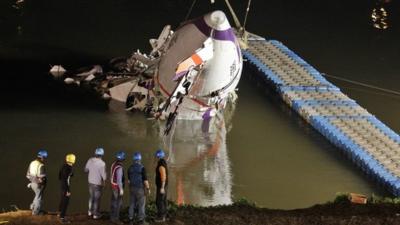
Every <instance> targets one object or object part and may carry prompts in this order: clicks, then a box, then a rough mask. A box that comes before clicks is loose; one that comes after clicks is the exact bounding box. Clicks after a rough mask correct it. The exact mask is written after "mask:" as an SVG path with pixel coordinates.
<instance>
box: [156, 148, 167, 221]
mask: <svg viewBox="0 0 400 225" xmlns="http://www.w3.org/2000/svg"><path fill="white" fill-rule="evenodd" d="M155 158H156V159H157V160H158V162H157V167H156V205H157V218H156V220H155V221H156V222H165V219H166V216H167V187H168V167H167V162H166V161H165V153H164V151H163V150H161V149H159V150H157V151H156V153H155Z"/></svg>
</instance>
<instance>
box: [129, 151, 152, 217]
mask: <svg viewBox="0 0 400 225" xmlns="http://www.w3.org/2000/svg"><path fill="white" fill-rule="evenodd" d="M141 160H142V155H141V154H140V153H139V152H135V153H134V154H133V164H132V165H131V166H130V167H129V169H128V181H129V192H130V197H131V198H130V204H129V220H130V221H131V223H133V220H134V213H135V211H137V212H138V214H137V219H138V221H139V222H138V224H142V225H143V224H147V223H146V221H145V217H146V212H145V207H146V195H149V194H150V185H149V181H148V180H147V174H146V169H145V168H144V166H143V165H142V163H141Z"/></svg>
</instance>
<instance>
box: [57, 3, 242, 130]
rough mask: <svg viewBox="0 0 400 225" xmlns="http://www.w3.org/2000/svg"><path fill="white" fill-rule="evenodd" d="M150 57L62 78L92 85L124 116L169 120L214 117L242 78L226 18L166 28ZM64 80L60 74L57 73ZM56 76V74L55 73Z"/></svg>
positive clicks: (139, 56) (233, 96) (116, 61)
mask: <svg viewBox="0 0 400 225" xmlns="http://www.w3.org/2000/svg"><path fill="white" fill-rule="evenodd" d="M150 44H151V46H152V48H153V49H152V51H151V52H150V53H149V54H147V55H146V54H142V53H140V52H139V51H137V52H135V53H133V54H132V56H131V57H129V58H127V59H121V58H118V59H114V60H112V61H111V70H110V71H108V72H104V71H103V70H102V68H101V67H100V66H98V65H96V66H93V67H92V68H91V69H90V70H88V71H83V72H80V73H75V74H68V72H67V73H66V75H63V79H64V82H65V83H67V84H77V85H80V84H81V83H82V82H86V83H89V84H90V86H91V87H93V88H94V89H95V90H96V91H97V92H98V93H99V94H100V95H101V96H102V97H103V98H105V99H113V100H116V101H119V102H123V103H125V105H126V110H142V111H145V112H146V113H147V114H148V115H150V116H153V117H155V118H161V119H166V120H167V127H166V133H168V131H169V129H170V128H168V127H169V125H171V124H172V122H173V121H174V120H175V119H186V120H201V119H208V118H211V117H213V116H214V115H215V114H216V113H217V112H218V111H220V110H223V109H224V108H225V107H226V105H227V104H228V103H229V102H235V100H236V94H235V89H236V86H237V85H238V82H239V79H240V76H241V72H242V65H243V60H242V54H241V51H240V47H239V44H238V41H237V39H236V36H235V34H234V31H233V29H232V28H231V26H230V24H229V22H228V20H227V18H226V16H225V14H224V13H223V12H222V11H215V12H212V13H209V14H207V15H205V16H203V17H200V18H197V19H194V20H191V21H187V22H185V23H184V24H183V25H182V26H180V27H179V28H177V30H176V32H173V31H172V30H171V28H170V26H169V25H168V26H165V27H164V29H163V31H162V32H161V34H160V36H159V38H158V39H152V40H150ZM52 71H53V72H55V71H56V72H57V74H56V75H55V76H57V77H60V73H59V72H60V68H59V67H57V68H53V69H52ZM54 74H55V73H54Z"/></svg>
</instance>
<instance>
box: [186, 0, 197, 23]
mask: <svg viewBox="0 0 400 225" xmlns="http://www.w3.org/2000/svg"><path fill="white" fill-rule="evenodd" d="M196 1H197V0H193V2H192V5H191V6H190V8H189V11H188V12H187V14H186V16H185V20H184V21H187V20H188V19H189V16H190V14H191V13H192V10H193V7H194V4H196Z"/></svg>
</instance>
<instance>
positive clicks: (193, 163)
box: [109, 101, 234, 206]
mask: <svg viewBox="0 0 400 225" xmlns="http://www.w3.org/2000/svg"><path fill="white" fill-rule="evenodd" d="M109 109H110V111H111V112H112V113H113V116H112V121H113V122H114V123H115V124H116V126H117V128H118V130H120V131H121V132H123V133H124V134H125V135H127V136H128V137H130V138H132V139H134V140H132V143H137V144H144V146H146V148H147V147H149V146H152V147H151V151H147V153H145V154H144V155H145V158H146V159H147V161H151V160H149V159H150V158H151V157H152V156H151V152H152V151H154V150H155V149H157V148H159V147H160V146H161V147H163V148H164V149H165V150H166V151H167V152H168V153H169V154H168V163H169V174H170V176H169V196H170V197H169V198H170V199H171V200H174V201H176V203H177V204H196V205H202V206H210V205H222V204H231V203H232V197H231V196H232V195H231V192H232V175H231V168H230V161H229V157H228V153H227V145H226V134H227V125H226V123H225V121H230V120H231V117H232V116H233V111H234V110H233V108H232V109H228V110H229V112H232V113H226V115H225V117H224V116H222V115H218V116H217V117H216V118H214V119H212V120H211V121H188V120H177V121H176V123H175V125H174V128H173V130H172V132H171V133H170V135H169V136H163V133H164V132H163V131H164V126H163V122H160V121H156V120H145V119H143V118H139V117H141V116H140V115H139V114H141V113H137V115H138V116H139V117H136V116H134V115H132V113H131V112H129V113H123V112H124V111H125V110H124V104H121V103H119V102H116V101H111V102H110V104H109ZM132 116H134V117H132ZM227 124H228V126H229V124H230V123H229V122H228V123H227ZM228 128H229V127H228ZM145 139H147V140H148V142H147V143H145V142H143V140H145ZM138 142H139V143H138ZM150 143H151V144H150ZM142 147H143V146H142ZM142 147H141V148H142ZM131 148H132V147H131ZM140 150H142V149H140ZM143 150H145V151H146V149H143ZM144 163H145V164H151V163H150V162H144Z"/></svg>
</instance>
